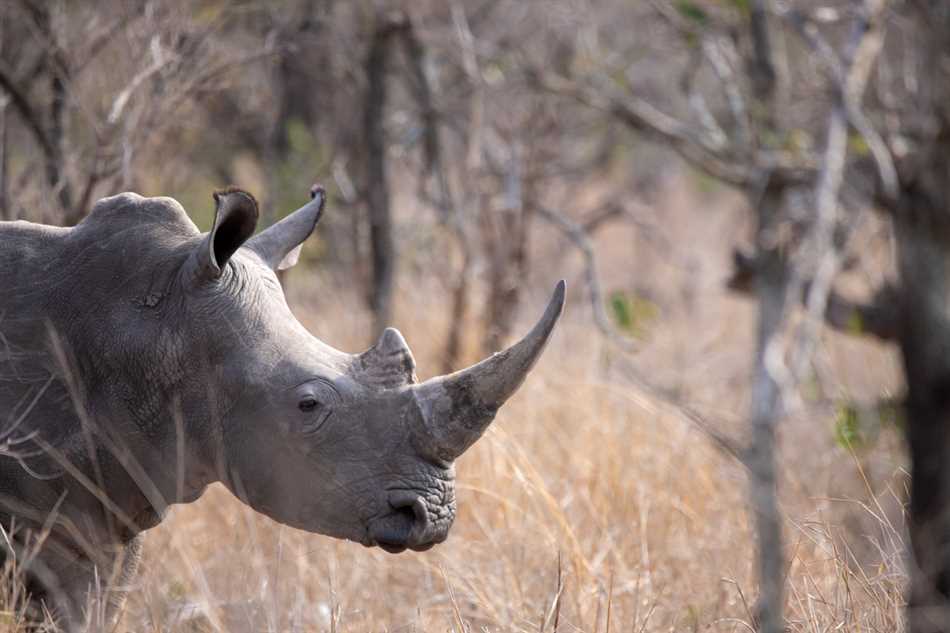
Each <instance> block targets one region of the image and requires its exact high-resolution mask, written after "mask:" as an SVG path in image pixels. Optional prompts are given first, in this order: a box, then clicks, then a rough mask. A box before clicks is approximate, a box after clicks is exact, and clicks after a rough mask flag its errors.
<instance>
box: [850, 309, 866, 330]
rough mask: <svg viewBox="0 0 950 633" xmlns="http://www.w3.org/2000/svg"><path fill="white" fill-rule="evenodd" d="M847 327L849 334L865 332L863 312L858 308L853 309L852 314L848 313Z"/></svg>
mask: <svg viewBox="0 0 950 633" xmlns="http://www.w3.org/2000/svg"><path fill="white" fill-rule="evenodd" d="M847 329H848V333H849V334H854V335H855V336H858V335H860V334H861V333H863V332H864V319H862V318H861V313H860V312H858V311H857V310H852V312H851V314H849V315H848V324H847Z"/></svg>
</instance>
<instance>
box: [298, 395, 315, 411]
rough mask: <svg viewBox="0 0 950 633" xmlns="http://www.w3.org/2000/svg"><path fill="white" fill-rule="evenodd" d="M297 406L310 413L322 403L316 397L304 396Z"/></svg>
mask: <svg viewBox="0 0 950 633" xmlns="http://www.w3.org/2000/svg"><path fill="white" fill-rule="evenodd" d="M297 406H298V407H299V408H300V410H301V411H303V412H304V413H310V412H312V411H315V410H316V408H317V407H318V406H320V403H319V402H317V401H316V400H315V399H314V398H304V399H303V400H301V401H300V404H298V405H297Z"/></svg>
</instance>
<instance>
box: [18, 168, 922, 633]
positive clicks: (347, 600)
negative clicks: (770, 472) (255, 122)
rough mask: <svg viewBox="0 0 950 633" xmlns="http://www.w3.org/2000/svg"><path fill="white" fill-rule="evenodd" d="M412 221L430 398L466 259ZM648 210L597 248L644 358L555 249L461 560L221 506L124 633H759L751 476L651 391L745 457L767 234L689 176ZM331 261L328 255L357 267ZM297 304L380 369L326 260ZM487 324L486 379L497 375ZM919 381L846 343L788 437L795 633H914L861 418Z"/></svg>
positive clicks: (887, 441)
mask: <svg viewBox="0 0 950 633" xmlns="http://www.w3.org/2000/svg"><path fill="white" fill-rule="evenodd" d="M146 193H152V192H146ZM165 193H171V192H168V191H165ZM590 195H591V196H595V195H596V194H595V193H594V192H591V193H590ZM398 208H399V209H400V211H399V213H400V216H399V231H400V235H401V236H402V238H404V239H406V240H408V241H409V243H410V245H411V247H410V248H406V249H405V250H404V251H403V253H404V255H403V259H402V262H401V274H400V275H399V278H398V293H397V294H398V302H397V309H396V322H395V325H396V326H398V327H399V328H400V329H401V330H402V331H403V333H404V334H405V336H406V338H407V340H408V341H409V343H410V345H411V346H412V347H413V349H414V353H415V355H416V360H417V362H418V365H419V372H420V375H421V377H423V378H425V377H427V376H430V375H432V374H434V373H437V372H438V367H439V362H438V354H439V351H440V348H441V346H442V345H443V343H444V336H445V332H446V331H447V328H448V324H447V318H448V301H449V296H448V290H447V289H446V288H445V287H444V284H440V283H439V282H437V281H434V279H436V277H434V276H432V275H426V274H423V273H424V272H425V271H427V270H430V269H431V268H432V267H433V266H437V265H439V264H438V260H440V258H442V259H445V258H447V257H448V256H443V255H440V254H439V253H438V251H435V250H432V249H431V248H427V247H426V239H427V237H426V235H427V233H426V232H427V231H429V230H430V229H431V230H433V231H436V229H435V228H433V227H434V224H432V223H431V221H430V220H429V219H428V218H427V217H426V216H425V214H424V213H423V212H422V211H418V210H414V209H415V207H414V205H413V203H412V199H411V196H410V195H408V194H405V193H404V194H401V195H400V198H399V204H398ZM641 211H642V215H643V218H644V219H645V222H646V225H647V226H646V227H644V226H640V227H639V228H637V227H633V226H631V225H629V224H624V223H615V224H612V225H609V226H607V227H604V228H602V229H601V230H600V231H599V233H598V234H597V240H596V242H597V248H598V253H599V258H600V259H599V264H600V269H601V276H602V281H603V284H604V287H605V289H606V290H607V291H608V292H609V293H611V294H612V296H613V299H614V301H613V307H614V312H615V313H614V316H615V317H618V318H620V320H621V321H623V323H621V325H625V326H626V329H627V332H628V334H630V335H631V336H633V337H635V338H636V340H637V341H638V345H639V351H638V352H636V353H634V354H627V353H626V352H623V351H621V350H619V349H618V348H617V347H616V346H615V345H613V344H612V343H610V342H608V341H607V340H606V339H604V338H603V337H602V336H601V335H600V334H599V333H598V332H597V330H596V329H595V328H594V327H593V325H592V319H591V315H590V307H589V300H588V297H587V290H586V288H585V287H584V283H583V274H582V267H581V265H580V258H579V257H578V256H577V254H576V252H575V251H573V250H572V249H571V248H570V247H569V246H568V245H567V242H565V241H563V238H562V237H561V236H560V235H558V234H557V233H556V232H555V231H553V230H551V229H550V228H548V227H545V226H542V225H539V226H538V227H536V231H535V233H534V235H535V236H536V239H534V241H533V243H532V251H533V252H532V261H533V262H537V264H535V265H534V266H533V272H532V275H531V277H530V279H529V280H527V281H526V283H528V284H529V288H530V289H529V292H527V293H526V294H525V297H524V300H523V302H522V303H523V305H522V308H521V310H520V320H519V327H518V328H517V330H518V332H517V334H518V335H520V333H521V332H522V331H523V330H524V328H526V327H528V326H529V324H530V323H531V322H532V320H533V319H534V318H536V316H537V313H539V312H540V310H541V309H542V307H543V305H544V302H545V301H546V299H547V293H548V292H549V291H550V289H551V288H552V287H553V283H554V281H555V280H556V279H558V278H560V277H564V278H566V279H567V280H568V287H569V297H568V305H567V308H566V313H565V316H564V319H563V321H562V323H561V325H560V326H559V329H558V331H557V332H556V334H555V336H554V338H553V340H552V342H551V344H550V346H549V348H548V350H547V351H546V352H545V354H544V356H543V357H542V360H541V362H540V363H539V366H538V367H537V369H536V370H535V371H534V372H533V373H532V374H531V376H530V377H529V379H528V381H527V382H526V384H525V385H524V387H523V388H522V390H521V391H520V392H519V393H518V395H517V397H516V398H514V400H513V401H512V402H511V403H509V404H508V405H506V407H505V408H504V409H503V410H502V411H501V413H500V415H499V417H498V420H497V422H496V424H494V425H493V426H492V427H491V429H490V431H489V433H488V434H487V436H486V438H485V439H483V440H482V441H481V442H480V443H479V444H477V445H476V447H475V448H474V449H473V450H471V451H470V452H469V453H467V454H466V455H465V456H464V457H463V458H461V460H460V462H459V464H458V482H459V494H458V503H459V515H458V519H457V521H456V523H455V526H454V528H453V530H452V533H451V535H450V538H449V540H448V541H447V542H446V543H444V544H443V545H441V546H439V547H436V548H434V549H433V550H430V551H428V552H425V553H404V554H401V555H398V556H392V555H389V554H386V553H383V552H382V551H378V550H369V549H365V548H363V547H361V546H360V545H357V544H354V543H347V542H339V541H335V540H331V539H329V538H326V537H322V536H318V535H311V534H306V533H303V532H299V531H296V530H293V529H290V528H287V527H283V526H281V525H278V524H276V523H274V522H272V521H270V520H268V519H267V518H265V517H263V516H261V515H258V514H256V513H254V512H253V511H252V510H250V509H249V508H247V507H245V506H243V505H241V504H240V502H238V501H237V500H235V499H234V498H233V497H231V496H230V494H229V493H227V492H226V491H225V490H224V489H223V488H221V487H218V486H215V487H212V488H211V489H209V490H208V492H207V493H206V494H205V495H204V497H203V498H202V499H200V500H199V501H198V502H197V503H194V504H191V505H189V506H179V507H176V508H175V509H174V510H173V511H172V512H171V515H170V516H169V518H168V519H167V520H166V521H165V522H164V523H163V524H162V525H161V526H159V527H158V528H156V529H154V530H152V531H151V532H149V533H148V534H147V537H146V541H145V543H146V545H145V556H144V560H143V565H142V573H141V574H140V576H139V578H138V580H137V583H136V585H135V586H134V587H132V591H131V595H130V599H129V600H128V602H127V603H126V605H125V615H124V617H123V621H122V624H121V627H120V630H126V631H198V630H200V631H206V630H207V631H235V632H238V631H393V632H395V631H459V632H461V631H483V630H486V631H552V630H555V629H556V630H559V631H587V632H595V631H608V630H609V631H624V632H627V631H631V632H633V631H746V630H753V629H754V622H753V620H752V615H751V605H752V604H753V602H754V597H755V594H756V585H755V579H754V571H753V570H754V568H753V563H754V542H753V539H752V534H751V523H750V520H751V519H750V515H749V513H748V512H747V509H746V508H747V506H746V502H745V486H746V482H745V474H744V471H743V470H742V467H741V466H740V465H739V464H738V462H736V461H735V460H734V459H733V458H732V457H730V456H729V455H727V454H725V453H724V452H722V451H720V450H719V449H718V448H717V447H716V445H715V444H714V443H713V442H711V441H710V440H709V438H708V437H707V436H706V434H705V433H704V432H703V431H702V430H701V429H700V428H698V427H697V425H696V424H695V423H694V422H692V421H690V419H689V418H688V417H687V416H685V415H683V413H682V412H681V411H679V410H678V409H677V408H675V407H672V406H669V405H668V404H666V403H664V402H662V401H660V400H658V399H657V398H656V397H653V396H652V395H651V394H650V393H649V392H648V391H647V390H646V389H644V388H643V387H642V384H643V382H642V381H643V380H647V381H648V382H649V383H650V384H652V385H654V386H657V387H662V388H664V389H667V390H670V391H672V392H674V393H676V394H677V398H678V399H679V400H680V401H682V402H686V403H689V404H690V405H692V406H693V407H695V409H696V410H698V411H700V412H702V413H703V414H704V415H705V416H706V417H707V418H708V419H709V420H711V421H714V423H715V424H716V425H717V428H719V429H720V430H721V431H723V432H726V433H728V434H730V435H732V436H733V437H739V438H741V437H743V435H744V432H745V422H744V412H745V410H746V403H747V397H748V394H747V393H746V390H747V384H748V374H749V371H750V368H749V367H750V359H751V355H752V352H751V351H752V346H753V339H752V337H753V335H754V331H755V330H754V325H755V324H754V310H753V308H754V306H753V305H752V304H751V302H750V301H749V300H747V299H744V298H741V297H738V296H736V295H735V294H732V293H730V292H729V291H728V290H727V289H726V287H725V280H726V278H727V276H728V273H729V253H730V250H731V247H732V245H733V244H734V243H735V242H736V240H737V239H740V240H741V238H742V236H743V235H744V233H745V231H746V227H744V225H743V218H744V217H746V215H745V214H744V212H743V209H742V207H741V201H739V200H738V199H737V198H736V197H734V196H732V195H731V194H729V193H728V192H727V191H724V190H718V189H710V187H709V184H708V183H706V182H702V181H697V180H696V179H694V178H692V177H690V176H676V177H670V178H668V179H667V181H666V182H665V184H664V185H663V186H662V187H661V189H660V192H659V193H658V194H657V195H656V196H655V199H654V201H653V202H652V203H651V204H650V206H649V207H644V208H643V209H641ZM328 213H330V214H332V213H333V208H332V206H331V207H330V209H329V211H328ZM430 225H431V226H430ZM319 239H320V238H317V240H318V242H317V246H315V245H314V244H311V245H310V247H309V248H310V249H316V250H317V251H319V250H320V247H322V248H327V249H333V248H342V246H338V245H334V244H332V243H327V242H323V243H320V242H319ZM873 239H874V236H873V235H871V237H869V240H872V241H873ZM437 241H438V240H436V242H437ZM853 281H854V284H855V288H856V289H857V290H856V291H860V286H861V280H853ZM286 285H287V289H288V295H289V297H290V302H291V305H292V306H293V307H294V309H295V311H296V313H297V315H298V317H299V318H300V319H301V320H302V321H303V322H304V324H305V325H307V327H308V328H309V329H310V330H311V331H312V332H313V333H314V334H316V335H317V336H318V337H320V338H321V339H323V340H325V341H328V342H330V343H331V344H333V345H335V346H337V347H340V348H342V349H345V350H348V351H356V350H358V349H362V348H364V347H366V346H367V343H368V340H367V339H368V332H369V330H370V327H371V326H370V323H371V318H370V315H369V313H368V311H367V310H366V308H365V306H364V303H363V300H362V298H361V296H360V295H359V293H358V292H357V291H356V290H354V288H353V287H352V285H351V284H347V283H345V280H343V279H340V278H338V276H335V275H334V274H331V273H330V272H327V271H325V270H321V269H320V267H319V265H313V264H312V263H311V265H309V266H305V267H298V269H294V270H293V271H291V274H290V276H289V277H288V279H287V280H286ZM618 292H619V293H623V295H622V296H623V298H622V299H620V298H619V297H621V295H615V294H613V293H618ZM478 308H479V306H474V309H473V310H472V312H473V313H475V314H474V315H473V320H472V324H471V329H472V332H471V335H470V336H468V337H467V343H468V345H469V347H470V349H468V350H467V358H466V359H465V360H474V359H475V357H476V356H477V351H476V350H475V346H476V344H475V343H476V338H477V337H476V334H477V332H475V329H476V328H477V327H478V322H479V321H478V320H477V319H476V318H474V317H476V316H477V314H478ZM621 313H622V314H621ZM899 376H900V373H899V363H898V359H897V357H896V354H895V353H894V351H893V350H890V349H888V348H884V347H879V346H875V345H872V344H869V343H867V342H862V341H859V340H858V339H851V338H848V337H845V336H841V335H834V334H830V333H826V334H825V335H824V337H823V339H822V345H821V347H820V349H819V353H818V355H817V360H816V363H815V369H814V378H813V379H812V381H811V383H810V385H811V388H810V389H806V390H805V391H806V392H808V393H806V398H805V401H804V402H802V403H800V405H799V406H798V408H797V409H796V411H797V412H796V413H795V414H793V415H792V416H791V417H789V418H788V419H786V420H785V421H784V422H783V427H782V432H781V456H780V461H781V473H782V485H781V499H782V512H783V515H784V527H785V534H786V539H787V560H788V561H789V569H788V616H787V617H788V625H789V629H790V630H792V631H815V632H817V631H894V630H899V629H900V627H901V622H900V620H901V614H900V611H901V606H902V604H903V600H902V591H903V583H904V580H905V570H904V562H903V560H902V558H901V551H902V543H903V541H904V526H903V514H902V509H903V503H904V500H905V499H906V497H907V492H906V487H907V484H908V477H907V472H906V468H905V458H904V454H903V447H902V445H901V443H900V439H899V434H898V433H897V431H896V430H895V429H894V428H893V427H892V426H891V425H889V424H888V423H887V422H885V423H884V424H882V425H880V426H879V427H875V426H873V425H872V426H871V427H870V428H865V426H861V425H860V424H858V423H857V422H856V421H855V419H856V418H855V416H853V415H852V411H853V409H852V407H853V405H852V403H860V402H862V401H870V400H873V399H875V398H878V397H880V396H881V395H882V394H886V393H888V392H891V391H896V390H899V388H900V383H899V381H900V378H899ZM849 440H850V441H851V443H850V447H851V450H849V449H848V446H849ZM8 586H9V585H8ZM7 622H8V624H7V625H6V626H9V627H10V628H9V630H19V629H17V627H16V626H14V625H12V624H10V622H12V620H8V621H7Z"/></svg>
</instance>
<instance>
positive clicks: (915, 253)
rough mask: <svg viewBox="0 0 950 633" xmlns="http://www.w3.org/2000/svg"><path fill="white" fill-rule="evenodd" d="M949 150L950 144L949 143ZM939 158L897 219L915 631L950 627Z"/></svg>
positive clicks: (944, 163) (948, 245) (943, 158)
mask: <svg viewBox="0 0 950 633" xmlns="http://www.w3.org/2000/svg"><path fill="white" fill-rule="evenodd" d="M947 149H948V150H950V148H947ZM948 158H950V157H948V155H947V153H946V151H945V152H943V153H942V155H940V156H937V155H936V154H935V156H934V164H932V165H930V166H929V168H928V171H929V173H930V174H931V176H932V177H931V178H930V179H929V180H930V183H929V184H930V185H933V186H932V187H928V186H927V185H926V184H918V185H915V186H913V187H910V188H905V190H904V191H903V192H902V194H903V195H902V200H901V205H900V210H899V212H898V214H897V218H896V219H895V227H896V234H897V243H898V249H899V251H898V254H899V256H898V263H899V270H900V275H901V289H900V292H901V304H900V309H901V316H902V318H901V325H900V332H899V343H900V347H901V353H902V355H903V361H904V371H905V375H906V379H907V402H906V413H907V439H908V445H909V448H910V456H911V463H912V466H911V501H910V519H909V529H910V538H911V546H912V554H913V560H911V561H910V572H911V586H910V595H909V597H908V615H907V621H908V627H909V631H910V632H911V633H925V632H926V633H932V632H934V631H950V221H948V220H950V219H948V218H947V209H948V201H950V191H947V190H946V187H947V183H946V179H945V174H946V173H947V171H946V170H947V168H948V167H950V160H948Z"/></svg>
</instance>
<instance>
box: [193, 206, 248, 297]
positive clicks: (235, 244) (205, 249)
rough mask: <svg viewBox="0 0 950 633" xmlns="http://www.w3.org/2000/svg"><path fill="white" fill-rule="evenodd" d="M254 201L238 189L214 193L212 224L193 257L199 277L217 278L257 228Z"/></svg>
mask: <svg viewBox="0 0 950 633" xmlns="http://www.w3.org/2000/svg"><path fill="white" fill-rule="evenodd" d="M258 215H259V214H258V211H257V201H256V200H255V199H254V196H252V195H251V194H249V193H248V192H246V191H243V190H241V189H233V188H232V189H225V190H223V191H216V192H215V193H214V225H213V226H212V227H211V232H210V233H208V235H207V236H206V237H205V239H204V240H203V241H202V243H201V247H200V248H199V250H198V252H197V253H196V254H195V258H196V260H197V268H198V274H199V275H200V276H201V277H203V278H206V279H217V278H218V277H220V276H221V272H222V271H223V270H224V266H225V265H226V264H227V263H228V260H229V259H231V256H232V255H234V253H235V251H237V249H239V248H240V247H241V244H243V243H244V242H245V241H246V240H247V239H248V238H249V237H251V235H252V234H253V233H254V228H255V227H256V226H257V218H258Z"/></svg>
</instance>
